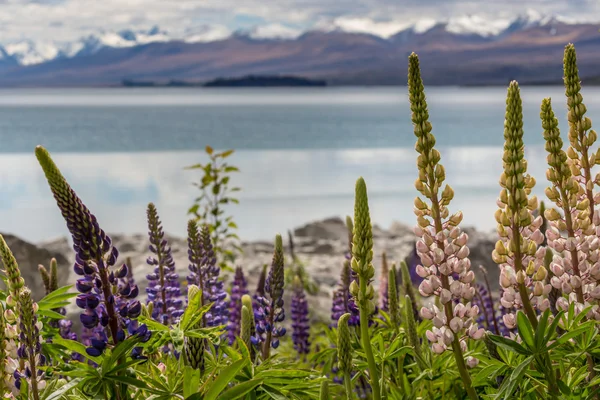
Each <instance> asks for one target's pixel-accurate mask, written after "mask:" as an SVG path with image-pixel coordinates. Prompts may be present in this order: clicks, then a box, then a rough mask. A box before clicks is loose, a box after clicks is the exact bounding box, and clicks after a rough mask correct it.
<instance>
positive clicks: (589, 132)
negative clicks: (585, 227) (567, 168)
mask: <svg viewBox="0 0 600 400" xmlns="http://www.w3.org/2000/svg"><path fill="white" fill-rule="evenodd" d="M564 84H565V94H566V96H567V105H568V108H569V114H568V118H567V119H568V121H569V142H570V143H571V147H570V148H569V150H568V152H567V155H568V157H569V159H570V160H569V161H570V164H571V165H572V166H573V168H572V173H573V177H574V179H575V181H577V182H578V183H579V184H580V185H581V186H583V189H584V191H585V198H587V200H588V203H587V204H588V207H589V213H588V217H589V219H590V222H594V216H595V214H596V213H595V212H594V206H595V205H597V204H598V203H599V202H600V198H599V195H598V194H596V195H594V193H593V188H594V186H595V185H596V182H598V181H599V178H600V174H597V175H596V177H595V179H594V177H592V171H591V169H592V167H593V166H594V165H595V164H596V165H598V164H600V149H598V150H597V152H596V154H594V153H593V152H592V151H591V149H590V147H591V146H592V145H593V144H594V143H595V142H596V139H597V138H598V135H597V134H596V132H595V131H594V130H593V129H592V120H591V119H589V118H588V117H586V116H585V114H586V112H587V108H586V107H585V104H583V96H582V95H581V81H580V80H579V70H578V69H577V53H576V52H575V46H574V45H573V44H572V43H569V44H568V45H567V46H566V47H565V56H564ZM583 198H584V196H580V199H581V200H582V199H583ZM596 225H597V223H596Z"/></svg>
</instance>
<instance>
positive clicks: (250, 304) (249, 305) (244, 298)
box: [242, 294, 256, 337]
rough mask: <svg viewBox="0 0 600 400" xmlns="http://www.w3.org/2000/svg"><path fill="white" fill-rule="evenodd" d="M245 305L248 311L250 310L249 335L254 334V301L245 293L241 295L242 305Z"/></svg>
mask: <svg viewBox="0 0 600 400" xmlns="http://www.w3.org/2000/svg"><path fill="white" fill-rule="evenodd" d="M244 306H245V307H246V308H247V309H248V310H249V311H250V316H251V318H250V323H251V326H250V336H251V337H252V336H254V335H255V334H256V324H255V323H254V308H253V307H254V302H253V300H252V298H251V297H250V296H249V295H247V294H245V295H243V296H242V307H244Z"/></svg>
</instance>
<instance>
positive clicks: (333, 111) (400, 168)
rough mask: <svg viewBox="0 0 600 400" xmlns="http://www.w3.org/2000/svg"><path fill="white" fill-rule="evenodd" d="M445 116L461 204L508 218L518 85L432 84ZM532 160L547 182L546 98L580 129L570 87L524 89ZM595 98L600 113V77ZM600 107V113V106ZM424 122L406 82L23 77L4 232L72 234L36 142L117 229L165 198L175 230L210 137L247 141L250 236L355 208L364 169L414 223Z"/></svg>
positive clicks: (8, 157) (483, 223)
mask: <svg viewBox="0 0 600 400" xmlns="http://www.w3.org/2000/svg"><path fill="white" fill-rule="evenodd" d="M427 95H428V101H429V105H430V115H431V121H432V123H433V127H434V134H435V135H436V139H437V143H438V146H439V149H440V151H441V152H442V162H443V164H444V166H445V167H446V170H447V182H448V183H450V185H451V186H452V187H453V188H454V189H455V192H456V196H455V200H454V202H453V206H452V207H451V209H452V210H458V209H461V210H463V212H464V213H465V223H466V224H469V225H474V226H477V227H478V228H481V229H492V228H493V227H494V226H495V222H494V218H493V213H494V211H495V207H496V206H495V198H496V196H497V194H498V191H499V187H498V184H497V181H498V177H499V175H500V173H501V169H502V162H501V155H502V144H503V142H504V138H503V121H504V107H505V95H506V90H505V89H504V88H429V89H428V90H427ZM522 95H523V102H524V117H525V143H526V146H527V148H526V149H527V150H526V152H527V154H526V155H527V157H528V160H529V170H530V172H531V173H532V174H533V175H534V176H535V177H536V178H537V180H538V186H537V187H536V193H538V194H542V193H543V189H544V187H545V186H546V182H545V169H546V163H545V152H544V149H543V138H542V135H541V131H542V129H541V124H540V122H539V104H540V102H541V100H542V99H543V98H544V97H552V98H553V103H554V109H555V112H556V113H557V115H558V117H559V119H560V123H561V129H562V131H563V137H564V138H565V139H566V133H567V127H566V102H565V99H564V93H563V89H562V88H561V87H558V86H557V87H525V88H522ZM583 95H584V101H585V103H586V105H587V108H588V110H589V116H590V118H592V120H593V121H594V122H595V121H600V118H598V117H600V88H587V89H584V92H583ZM595 117H596V118H595ZM414 142H415V139H414V135H413V133H412V125H411V122H410V109H409V106H408V100H407V96H406V89H405V88H402V87H396V88H319V89H305V88H302V89H300V88H299V89H242V90H240V89H213V90H208V89H68V90H67V89H51V90H50V89H35V90H34V89H21V90H0V231H1V232H9V233H13V234H17V235H19V236H21V237H24V238H26V239H29V240H32V241H40V240H46V239H50V238H52V237H56V236H61V235H66V233H67V231H66V227H65V226H64V223H63V222H62V220H61V217H60V213H59V212H58V210H57V208H56V206H55V204H54V201H53V199H52V197H51V195H50V192H49V189H48V187H47V184H46V183H45V180H44V178H43V174H42V172H41V169H40V168H39V166H38V165H37V162H36V160H35V157H34V156H33V149H34V147H35V145H37V144H42V145H44V146H45V147H46V148H47V149H48V150H49V151H50V152H51V153H52V154H53V155H54V158H55V161H56V162H57V164H58V165H59V166H60V167H61V169H62V171H63V174H64V175H65V176H66V177H67V178H68V179H69V181H70V183H71V185H72V186H73V188H74V189H75V190H76V191H77V192H78V194H79V195H80V196H81V198H82V199H83V200H84V202H85V203H86V204H87V205H88V207H89V208H90V209H91V210H92V211H93V212H94V213H95V214H96V215H97V217H98V220H99V221H100V223H101V225H102V227H103V228H104V229H105V230H106V231H108V232H123V233H139V232H144V231H145V230H146V228H145V206H146V204H147V203H148V202H149V201H152V202H155V203H156V205H157V207H158V210H159V212H160V214H161V216H162V218H163V221H164V225H165V229H166V230H167V231H168V232H171V233H173V234H178V235H183V234H184V232H185V224H186V219H187V217H186V210H187V208H188V206H189V205H190V204H191V202H192V200H193V198H194V197H195V196H196V195H197V191H196V189H195V188H194V187H193V186H192V185H191V182H193V181H195V180H197V179H198V175H197V172H193V171H184V170H183V167H184V166H186V165H190V164H194V163H197V162H199V161H204V160H205V158H204V156H203V153H202V152H203V148H204V146H206V145H207V144H209V145H211V146H213V147H215V148H219V149H228V148H233V149H236V153H235V154H234V156H232V158H231V162H232V163H233V164H236V165H238V166H239V167H240V169H241V171H242V172H241V173H240V174H238V175H237V176H236V177H235V180H234V181H235V183H236V184H238V185H240V186H241V187H242V189H243V191H242V192H241V193H240V196H239V197H240V201H241V203H240V205H239V206H237V207H235V208H232V209H231V212H232V213H233V214H234V216H235V218H236V220H237V221H238V225H239V226H240V230H239V233H240V236H242V238H243V239H270V238H271V237H272V236H273V235H274V234H275V233H277V232H285V231H286V230H287V229H290V228H294V227H296V226H299V225H302V224H304V223H305V222H308V221H311V220H315V219H319V218H325V217H330V216H336V215H338V216H344V215H346V214H351V213H352V209H353V191H354V182H355V180H356V178H357V177H359V176H363V177H364V178H365V179H366V181H367V186H368V188H369V195H370V200H371V208H372V214H373V220H374V222H375V223H377V224H380V225H382V226H384V227H387V226H388V225H389V224H390V222H391V221H393V220H399V221H402V222H405V223H410V224H413V221H414V216H413V213H412V201H413V199H414V197H415V195H416V191H415V189H414V187H413V182H414V179H415V177H416V167H415V159H416V153H415V151H414Z"/></svg>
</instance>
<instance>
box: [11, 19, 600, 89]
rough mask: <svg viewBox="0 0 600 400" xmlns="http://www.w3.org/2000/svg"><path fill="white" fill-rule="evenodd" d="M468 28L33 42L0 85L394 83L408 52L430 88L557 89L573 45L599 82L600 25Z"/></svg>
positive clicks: (534, 22)
mask: <svg viewBox="0 0 600 400" xmlns="http://www.w3.org/2000/svg"><path fill="white" fill-rule="evenodd" d="M465 21H466V22H465ZM469 21H470V20H464V21H463V20H459V21H454V22H452V21H450V22H443V23H442V22H440V23H433V24H429V25H427V26H422V25H415V26H412V27H409V28H407V29H404V30H402V31H401V32H398V33H397V34H395V35H392V36H389V37H385V38H382V37H379V36H375V35H372V34H367V33H356V32H345V31H342V30H339V29H337V30H330V31H309V32H306V33H303V34H301V35H300V36H298V37H294V38H285V39H282V38H261V37H256V36H253V35H252V34H251V33H245V34H242V33H237V34H234V35H232V36H229V37H224V38H217V39H215V40H212V39H211V40H208V39H206V37H199V38H198V37H195V38H171V37H169V36H168V34H167V33H166V32H163V31H161V30H160V29H158V28H155V29H153V30H151V31H149V32H145V33H143V34H142V33H139V32H138V33H136V32H131V31H123V32H120V33H118V34H117V33H115V34H111V35H108V34H104V36H102V37H88V38H86V39H85V40H84V41H80V42H77V43H71V44H70V45H69V46H67V45H63V47H60V48H59V47H57V48H56V49H54V50H52V51H46V52H45V53H43V54H42V53H41V52H39V51H38V52H37V53H36V51H37V50H36V46H35V43H28V44H25V45H21V46H20V47H18V46H16V45H12V47H11V46H3V47H2V46H0V86H4V87H16V86H49V87H60V86H115V85H121V83H122V82H123V81H130V82H165V83H166V82H170V81H172V82H207V81H211V80H214V79H217V78H218V77H224V76H226V77H240V76H248V75H255V76H294V77H302V78H305V79H309V80H317V81H326V82H327V84H329V85H396V84H405V81H406V72H407V71H406V64H407V57H408V55H409V54H410V53H411V52H412V51H415V52H417V53H419V55H420V57H421V66H422V68H423V77H424V79H425V81H426V83H427V84H429V85H504V84H507V83H508V82H509V80H511V79H517V80H519V81H520V82H521V83H522V84H528V83H529V84H541V83H548V82H554V83H556V84H561V83H562V57H563V49H564V46H565V45H566V44H567V43H569V42H573V43H575V45H576V46H577V50H578V61H579V66H580V72H581V76H582V79H583V80H584V83H585V80H586V78H588V77H596V78H595V82H598V79H597V76H598V65H600V33H599V32H598V29H599V25H595V24H571V23H566V22H564V21H563V20H561V19H559V18H547V17H544V18H542V17H539V18H529V17H527V18H517V19H515V20H514V21H512V22H511V23H510V24H508V25H507V26H506V27H505V28H504V29H502V30H496V31H489V30H485V29H484V28H485V27H486V26H487V25H485V24H480V25H481V26H480V25H477V26H471V25H469V24H470V22H469ZM481 27H484V28H481ZM211 37H212V36H211ZM49 54H50V55H49Z"/></svg>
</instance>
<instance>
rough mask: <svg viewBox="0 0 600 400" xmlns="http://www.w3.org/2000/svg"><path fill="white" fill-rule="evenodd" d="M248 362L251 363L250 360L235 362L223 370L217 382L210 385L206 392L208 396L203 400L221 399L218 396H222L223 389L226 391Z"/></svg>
mask: <svg viewBox="0 0 600 400" xmlns="http://www.w3.org/2000/svg"><path fill="white" fill-rule="evenodd" d="M248 362H249V361H248V360H245V359H240V360H237V361H235V362H233V363H232V364H230V365H229V366H227V367H226V368H224V369H223V370H221V373H220V374H219V375H218V376H217V379H215V381H214V382H213V383H212V385H210V388H209V389H208V391H207V392H206V395H205V396H204V398H203V400H216V399H218V398H219V397H218V396H219V395H220V394H221V392H222V391H223V389H225V388H226V387H227V385H228V384H229V383H230V382H231V381H233V379H234V377H235V376H236V375H237V373H238V372H239V371H240V370H241V369H242V368H243V367H244V366H245V365H246V364H247V363H248Z"/></svg>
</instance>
